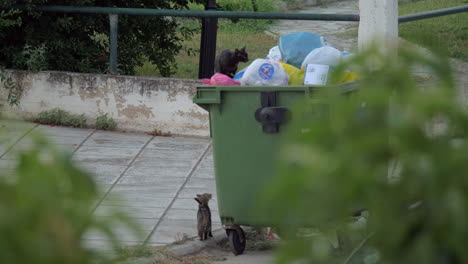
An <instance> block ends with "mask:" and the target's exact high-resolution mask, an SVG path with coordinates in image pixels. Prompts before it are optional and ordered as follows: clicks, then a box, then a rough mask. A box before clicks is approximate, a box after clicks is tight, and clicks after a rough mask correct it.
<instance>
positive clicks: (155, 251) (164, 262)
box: [117, 245, 222, 264]
mask: <svg viewBox="0 0 468 264" xmlns="http://www.w3.org/2000/svg"><path fill="white" fill-rule="evenodd" d="M135 258H152V259H153V261H151V262H148V261H146V262H142V263H153V264H210V263H212V262H213V261H220V260H222V259H220V258H218V257H215V256H197V255H193V256H181V257H179V256H175V255H173V254H171V253H170V252H169V251H167V250H166V249H165V248H164V247H149V246H143V245H140V246H127V247H122V248H120V249H119V250H118V251H117V260H120V261H125V260H129V259H135ZM135 263H136V262H135ZM138 263H140V262H138Z"/></svg>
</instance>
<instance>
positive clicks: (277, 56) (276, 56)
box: [267, 46, 283, 62]
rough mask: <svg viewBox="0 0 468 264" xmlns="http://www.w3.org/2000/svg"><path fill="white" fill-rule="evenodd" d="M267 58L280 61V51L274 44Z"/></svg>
mask: <svg viewBox="0 0 468 264" xmlns="http://www.w3.org/2000/svg"><path fill="white" fill-rule="evenodd" d="M267 60H271V61H277V62H282V60H283V57H282V56H281V51H280V48H279V47H278V46H274V47H273V48H271V49H270V52H268V56H267Z"/></svg>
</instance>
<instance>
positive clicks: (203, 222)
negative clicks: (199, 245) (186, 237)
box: [194, 193, 213, 240]
mask: <svg viewBox="0 0 468 264" xmlns="http://www.w3.org/2000/svg"><path fill="white" fill-rule="evenodd" d="M194 199H195V201H197V202H198V212H197V229H198V236H199V237H200V240H206V239H208V236H209V237H213V234H212V233H211V211H210V207H209V206H208V202H209V201H210V199H211V193H204V194H197V197H195V198H194Z"/></svg>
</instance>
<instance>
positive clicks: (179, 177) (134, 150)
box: [0, 121, 221, 248]
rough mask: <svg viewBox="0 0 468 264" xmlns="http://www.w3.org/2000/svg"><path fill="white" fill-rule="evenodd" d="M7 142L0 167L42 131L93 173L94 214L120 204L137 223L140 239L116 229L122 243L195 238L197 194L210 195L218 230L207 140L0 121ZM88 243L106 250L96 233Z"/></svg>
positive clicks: (7, 166) (1, 144) (9, 164)
mask: <svg viewBox="0 0 468 264" xmlns="http://www.w3.org/2000/svg"><path fill="white" fill-rule="evenodd" d="M2 124H3V128H2V130H4V129H7V131H8V132H7V134H8V139H9V140H8V143H5V141H0V169H2V170H3V171H8V170H13V167H14V166H15V158H16V157H15V155H14V152H15V151H17V150H21V149H27V147H28V143H29V142H30V141H29V139H28V137H27V135H28V134H30V133H33V132H38V131H39V132H43V133H45V134H46V135H48V137H49V138H50V140H51V141H52V142H55V144H57V145H59V146H60V147H61V148H62V149H63V150H64V151H67V152H70V153H72V155H73V159H74V160H75V161H77V162H78V164H79V165H80V166H82V167H83V168H84V169H86V170H88V171H90V172H92V173H93V174H94V175H95V177H96V178H95V179H96V181H97V182H98V183H99V185H100V186H101V187H102V190H103V193H104V194H103V197H101V199H100V200H99V201H97V204H96V206H97V207H96V210H95V211H94V214H95V215H97V216H99V217H107V216H108V214H107V213H108V212H109V209H112V208H113V207H123V208H124V209H125V210H126V211H127V212H128V213H129V214H130V216H131V217H133V218H135V220H136V221H137V222H138V223H140V225H141V227H142V228H143V230H144V237H135V235H133V234H132V233H130V232H128V230H126V229H124V228H121V227H119V228H117V234H118V238H119V240H120V241H121V242H122V243H124V244H139V243H143V242H147V244H148V245H165V244H169V243H173V242H175V241H177V240H181V239H182V238H186V237H195V236H196V235H197V232H196V222H197V220H196V214H197V209H198V205H197V203H196V201H195V200H194V199H193V197H195V195H196V194H197V193H205V192H209V193H212V194H213V196H214V199H213V200H212V201H210V205H211V209H212V214H213V217H212V218H213V229H214V230H216V229H219V228H221V224H220V220H219V215H218V211H217V210H218V208H217V203H216V188H215V180H214V169H213V158H212V151H211V140H210V139H203V138H185V137H154V136H149V135H144V134H131V133H119V132H105V131H96V130H91V129H76V128H67V127H51V126H46V125H37V124H34V123H20V122H14V121H0V126H1V125H2ZM86 240H87V243H88V244H89V245H91V246H93V247H103V248H107V246H108V243H107V241H106V240H104V239H103V236H102V235H101V234H98V233H93V234H88V235H87V237H86Z"/></svg>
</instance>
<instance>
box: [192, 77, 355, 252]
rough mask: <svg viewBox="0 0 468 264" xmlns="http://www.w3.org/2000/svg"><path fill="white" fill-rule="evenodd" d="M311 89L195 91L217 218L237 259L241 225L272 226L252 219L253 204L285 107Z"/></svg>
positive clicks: (271, 161)
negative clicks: (206, 135) (206, 119)
mask: <svg viewBox="0 0 468 264" xmlns="http://www.w3.org/2000/svg"><path fill="white" fill-rule="evenodd" d="M348 86H349V85H348ZM315 89H319V87H313V86H286V87H280V86H273V87H269V86H199V87H197V91H196V95H195V96H194V99H193V101H194V103H196V104H198V105H199V106H201V107H203V108H204V109H205V110H207V111H208V112H209V116H210V129H211V131H210V132H211V137H212V140H213V159H214V167H215V178H216V189H217V198H218V207H219V208H218V209H219V215H220V217H221V222H222V224H223V227H224V228H225V229H226V232H227V234H228V236H229V240H230V244H231V249H232V251H233V253H234V254H236V255H237V254H241V253H242V252H243V251H244V249H245V236H244V232H243V231H242V229H241V228H240V225H248V226H273V225H274V224H275V223H274V219H263V218H262V217H261V216H259V215H257V214H253V212H254V211H253V210H254V208H253V207H254V201H256V199H257V198H258V195H259V194H260V192H261V190H262V189H263V188H264V186H265V185H266V184H267V183H268V182H269V181H270V179H271V178H272V176H273V175H274V173H275V169H276V168H275V166H276V164H277V163H276V158H277V154H278V151H277V149H278V147H279V146H278V145H279V142H280V140H279V137H280V136H281V135H282V132H283V131H284V129H285V128H286V126H287V124H288V116H289V115H290V114H291V113H290V111H291V110H290V108H291V107H292V106H293V105H294V104H295V103H296V102H297V101H298V100H300V99H302V98H304V97H305V96H311V94H312V93H313V91H314V90H315ZM350 89H351V88H350ZM345 90H346V89H345Z"/></svg>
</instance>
